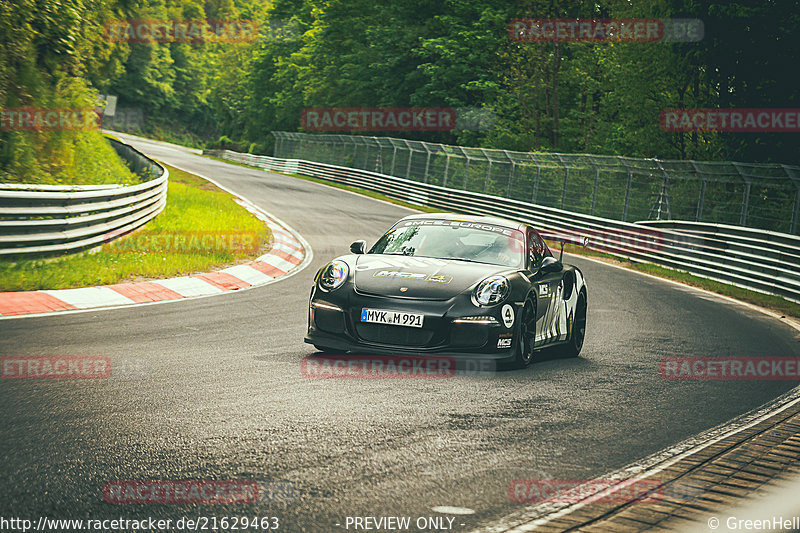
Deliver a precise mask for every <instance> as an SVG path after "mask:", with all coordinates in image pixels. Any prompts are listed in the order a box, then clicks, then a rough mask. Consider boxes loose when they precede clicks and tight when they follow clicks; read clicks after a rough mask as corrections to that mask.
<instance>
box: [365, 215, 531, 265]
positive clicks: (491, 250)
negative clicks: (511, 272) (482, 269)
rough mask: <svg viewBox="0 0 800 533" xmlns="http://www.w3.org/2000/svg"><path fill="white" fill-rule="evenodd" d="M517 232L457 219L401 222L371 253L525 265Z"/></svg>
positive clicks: (522, 242) (522, 241) (522, 243)
mask: <svg viewBox="0 0 800 533" xmlns="http://www.w3.org/2000/svg"><path fill="white" fill-rule="evenodd" d="M524 242H525V240H524V235H523V233H522V232H521V231H519V230H515V229H510V228H506V227H502V226H495V225H494V224H482V223H477V222H468V221H459V220H413V221H407V222H402V223H401V224H400V225H399V226H397V227H395V228H392V229H391V230H389V231H388V232H387V233H386V234H385V235H384V236H383V237H381V238H380V239H379V240H378V242H376V243H375V246H373V247H372V249H371V250H370V251H369V253H371V254H392V255H408V256H419V257H435V258H439V259H456V260H460V261H472V262H476V263H489V264H492V265H500V266H507V267H511V268H522V267H523V266H524V264H525V246H524Z"/></svg>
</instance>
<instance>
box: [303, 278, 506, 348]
mask: <svg viewBox="0 0 800 533" xmlns="http://www.w3.org/2000/svg"><path fill="white" fill-rule="evenodd" d="M342 289H344V287H343V288H342ZM505 304H509V305H511V306H512V307H513V308H514V315H515V316H516V315H517V311H518V308H519V305H517V304H514V303H512V302H504V304H500V305H495V306H492V307H476V306H475V305H474V304H473V303H472V301H471V298H470V296H469V295H463V294H462V295H458V296H456V297H454V298H452V299H450V300H424V299H411V298H408V299H406V298H389V297H384V296H377V295H368V294H363V293H358V292H355V291H354V290H352V289H350V290H341V289H340V290H338V291H334V292H332V293H328V292H324V291H321V290H319V289H318V288H316V287H315V288H314V290H313V291H312V294H311V298H310V303H309V315H308V333H307V334H306V337H305V339H304V340H305V342H307V343H310V344H315V345H317V346H323V347H326V348H331V349H334V350H337V351H342V352H344V351H349V352H354V353H368V354H381V355H393V354H403V355H412V354H413V355H426V354H430V355H449V356H455V357H480V358H485V359H497V360H503V359H508V358H511V357H512V348H513V343H514V340H515V339H514V337H513V336H514V330H515V329H516V328H515V326H516V323H515V324H512V325H511V327H510V328H509V327H506V325H505V324H504V322H503V320H502V317H501V314H500V313H501V309H502V307H503V305H505ZM363 308H370V309H384V310H390V311H399V312H408V313H419V314H422V315H424V319H423V326H422V327H421V328H413V327H407V326H398V325H383V324H373V323H365V322H361V310H362V309H363ZM515 322H516V321H515Z"/></svg>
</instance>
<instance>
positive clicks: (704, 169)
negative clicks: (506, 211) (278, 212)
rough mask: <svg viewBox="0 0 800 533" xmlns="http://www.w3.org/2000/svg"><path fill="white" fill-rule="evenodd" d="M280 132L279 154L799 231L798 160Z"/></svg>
mask: <svg viewBox="0 0 800 533" xmlns="http://www.w3.org/2000/svg"><path fill="white" fill-rule="evenodd" d="M272 135H273V136H274V137H275V151H274V153H273V155H274V156H275V157H282V158H292V159H304V160H307V161H317V162H319V163H327V164H329V165H338V166H342V167H347V168H355V169H361V170H368V171H371V172H378V173H381V174H387V175H390V176H396V177H399V178H406V179H408V180H412V181H417V182H420V183H427V184H429V185H440V186H442V187H449V188H451V189H461V190H465V191H472V192H479V193H484V194H491V195H494V196H501V197H505V198H511V199H514V200H521V201H524V202H529V203H532V204H536V205H544V206H548V207H557V208H559V209H566V210H567V211H572V212H574V213H584V214H587V215H593V216H597V217H602V218H609V219H614V220H622V221H634V220H664V219H667V220H669V219H677V220H693V221H698V222H711V223H714V224H737V225H741V226H747V227H753V228H759V229H766V230H771V231H780V232H784V233H791V234H793V235H797V234H800V167H797V166H790V165H781V164H774V163H741V162H733V161H692V160H670V159H648V158H641V157H622V156H609V155H594V154H564V153H552V152H515V151H512V150H495V149H488V148H472V147H465V146H454V145H447V144H439V143H429V142H423V141H413V140H408V139H397V138H392V137H371V136H367V135H341V134H335V135H334V134H310V133H300V132H285V131H273V132H272Z"/></svg>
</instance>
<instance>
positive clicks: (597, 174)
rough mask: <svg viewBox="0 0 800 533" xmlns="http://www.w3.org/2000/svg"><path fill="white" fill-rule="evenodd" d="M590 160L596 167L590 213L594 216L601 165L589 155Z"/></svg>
mask: <svg viewBox="0 0 800 533" xmlns="http://www.w3.org/2000/svg"><path fill="white" fill-rule="evenodd" d="M589 162H590V163H591V164H592V166H593V167H594V187H593V188H592V210H591V212H590V213H589V214H591V215H592V216H594V208H595V206H596V205H597V184H598V182H599V181H600V167H598V166H597V164H596V163H595V162H594V158H593V157H592V156H589Z"/></svg>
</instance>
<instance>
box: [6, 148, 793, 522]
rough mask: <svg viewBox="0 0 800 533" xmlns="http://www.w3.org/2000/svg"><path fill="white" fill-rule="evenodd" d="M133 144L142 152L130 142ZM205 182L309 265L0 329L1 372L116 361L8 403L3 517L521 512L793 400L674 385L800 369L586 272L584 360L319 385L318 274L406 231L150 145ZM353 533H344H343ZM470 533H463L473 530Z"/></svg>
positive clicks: (735, 311) (744, 327)
mask: <svg viewBox="0 0 800 533" xmlns="http://www.w3.org/2000/svg"><path fill="white" fill-rule="evenodd" d="M125 138H126V139H129V138H128V137H125ZM132 144H133V145H134V146H135V147H137V148H138V149H140V150H142V151H143V152H145V153H146V154H148V155H149V156H151V157H154V158H156V159H159V160H162V161H165V162H167V163H169V164H174V165H176V166H178V167H180V168H183V169H186V170H189V171H193V172H197V173H199V174H202V175H205V176H208V177H211V178H213V179H215V180H216V181H218V182H219V183H221V184H223V185H225V186H226V187H228V188H230V189H232V190H234V191H236V192H237V193H238V194H240V195H242V196H244V197H245V198H247V199H249V200H251V201H252V202H253V203H255V204H256V205H258V206H259V207H261V208H262V209H264V210H266V211H267V212H268V213H271V214H273V215H275V216H276V217H278V218H280V219H281V220H282V221H284V222H286V223H287V224H289V225H290V226H292V228H294V229H295V230H296V231H297V232H298V233H299V234H300V235H302V236H303V237H304V238H305V239H306V240H307V241H308V243H310V245H311V247H312V249H313V253H314V259H313V261H312V263H311V265H310V266H309V267H308V268H306V269H305V270H303V271H302V272H300V273H298V274H296V275H294V276H291V277H289V278H287V279H284V280H282V281H279V282H276V283H273V284H271V285H267V286H264V287H260V288H255V289H252V290H246V291H241V292H234V293H230V294H224V295H220V296H216V297H212V298H202V299H196V300H186V301H178V302H170V303H165V304H160V305H146V306H138V307H131V308H125V309H112V310H104V311H89V312H83V313H70V314H63V315H61V316H47V317H32V318H20V319H13V320H0V354H2V355H29V356H41V355H101V356H108V357H110V358H111V361H112V363H113V373H112V376H111V377H110V378H109V379H107V380H3V381H0V406H2V431H1V432H0V449H1V450H2V452H0V453H2V463H0V486H2V492H3V497H2V498H0V501H2V503H0V506H1V507H0V515H2V516H18V517H29V518H32V519H35V518H36V517H38V516H41V515H46V516H49V517H57V518H109V517H127V518H137V519H138V518H144V517H147V516H153V517H171V518H180V517H181V516H190V517H193V516H194V517H196V516H198V515H206V516H211V515H215V516H224V515H247V516H277V517H279V518H280V524H281V528H280V529H281V530H283V531H345V528H344V524H345V519H346V517H347V516H411V517H412V519H416V517H419V516H441V515H439V514H438V513H436V512H434V511H432V507H435V506H456V507H464V508H469V509H473V510H475V514H472V515H466V516H461V517H458V518H457V519H456V520H455V522H454V530H456V531H467V530H470V529H473V528H475V527H478V526H480V525H481V524H483V523H487V522H489V521H491V520H492V519H494V518H497V517H500V516H502V515H504V514H508V513H509V512H513V511H515V510H517V509H519V508H520V507H521V506H522V505H523V504H519V503H514V502H512V501H511V500H510V499H509V495H508V486H509V482H510V481H512V480H514V479H530V478H535V479H571V480H575V479H593V478H596V477H601V476H602V475H603V474H605V473H607V472H610V471H612V470H615V469H618V468H620V467H622V466H624V465H626V464H628V463H631V462H633V461H636V460H638V459H641V458H642V457H645V456H647V455H649V454H651V453H653V452H656V451H658V450H660V449H663V448H665V447H667V446H670V445H672V444H675V443H677V442H679V441H681V440H683V439H685V438H688V437H690V436H692V435H695V434H697V433H698V432H700V431H703V430H705V429H708V428H710V427H713V426H715V425H717V424H720V423H723V422H725V421H727V420H729V419H731V418H733V417H735V416H737V415H740V414H742V413H745V412H747V411H749V410H751V409H753V408H756V407H758V406H759V405H761V404H763V403H765V402H767V401H769V400H771V399H773V398H775V397H776V396H778V395H780V394H782V393H783V392H785V391H787V390H789V389H791V388H792V387H793V386H794V385H795V384H796V383H795V382H791V381H717V382H715V381H667V380H664V379H663V378H662V377H661V376H660V374H659V360H660V359H661V358H662V357H666V356H734V355H736V356H795V357H796V356H800V342H798V337H797V336H796V334H795V332H794V331H793V330H791V329H790V328H788V327H787V326H784V325H782V324H780V323H778V322H777V321H775V320H773V319H771V318H769V317H767V316H765V315H762V314H760V313H758V312H756V311H752V310H750V309H747V308H744V307H741V306H738V305H734V304H732V303H729V302H727V301H724V300H722V299H719V298H716V297H713V296H708V295H706V294H703V293H700V292H697V291H694V290H692V289H688V288H682V287H679V286H676V285H675V284H671V283H668V282H663V281H659V280H655V279H652V278H649V277H645V276H641V275H638V274H635V273H631V272H627V271H624V270H621V269H618V268H614V267H611V266H608V265H605V264H602V263H598V262H595V261H589V260H585V259H582V258H580V257H569V258H567V261H569V262H573V263H574V264H576V265H577V266H579V267H580V268H581V269H582V270H583V272H584V274H585V276H586V279H587V282H588V289H589V317H588V321H589V322H588V331H587V339H586V346H585V348H584V351H583V355H582V357H581V358H579V359H577V360H561V359H554V360H546V359H545V360H541V361H539V362H537V363H535V364H534V365H533V366H532V367H531V368H529V369H527V370H524V371H505V372H500V373H497V374H493V375H478V376H474V375H473V376H469V375H459V376H456V377H453V378H452V379H437V380H423V379H408V380H402V379H390V380H379V379H371V380H360V379H328V380H317V379H306V378H304V377H303V376H302V375H301V372H300V363H301V360H302V358H303V357H305V356H307V355H310V354H313V353H315V350H314V348H313V347H312V346H310V345H307V344H304V343H303V340H302V339H303V335H304V333H305V328H306V315H307V302H308V294H309V290H310V288H311V284H312V279H313V276H314V274H315V272H316V271H317V269H318V268H319V267H320V266H322V265H323V264H324V263H325V262H327V261H328V260H329V259H331V258H333V257H334V256H336V255H339V254H343V253H346V252H347V250H348V246H349V244H350V242H352V241H353V240H356V239H359V238H364V239H366V240H367V242H368V244H371V243H373V242H374V241H375V240H376V239H377V238H378V237H379V236H380V235H381V233H382V232H383V231H384V230H385V229H386V228H387V227H388V226H389V225H390V224H391V223H392V222H394V221H395V220H396V219H398V218H400V217H402V216H404V215H406V214H407V213H409V210H407V209H404V208H401V207H398V206H393V205H390V204H386V203H383V202H379V201H375V200H372V199H369V198H365V197H361V196H358V195H354V194H351V193H348V192H344V191H340V190H337V189H334V188H331V187H326V186H323V185H318V184H315V183H311V182H307V181H304V180H299V179H294V178H290V177H285V176H281V175H277V174H271V173H266V172H263V171H257V170H251V169H247V168H244V167H239V166H233V165H228V164H224V163H220V162H217V161H214V160H211V159H208V158H203V157H200V156H197V155H193V154H190V153H188V152H187V151H181V150H177V149H175V148H171V147H167V146H165V145H161V144H156V143H151V142H146V141H143V140H138V141H136V142H132ZM159 479H160V480H184V479H219V480H227V479H239V480H258V481H260V482H265V483H284V482H288V483H290V484H291V486H292V487H294V488H295V489H296V494H295V497H294V499H292V500H291V501H270V500H269V499H266V498H265V499H262V500H261V501H259V502H258V503H256V504H250V505H238V506H229V507H222V506H202V505H201V506H196V507H192V506H175V505H111V504H108V503H105V502H104V501H103V487H104V485H105V483H106V482H108V481H113V480H159ZM337 523H339V524H341V526H336V525H335V524H337ZM460 524H464V525H463V526H461V525H460Z"/></svg>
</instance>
